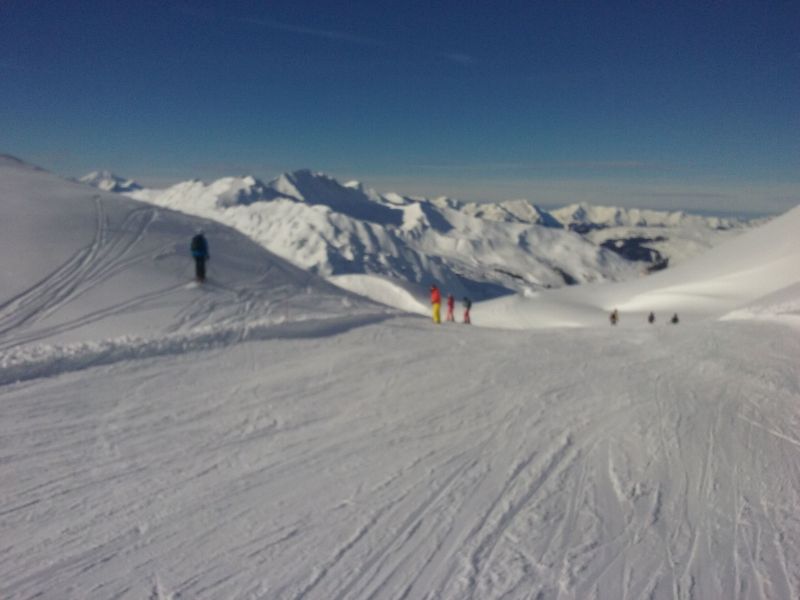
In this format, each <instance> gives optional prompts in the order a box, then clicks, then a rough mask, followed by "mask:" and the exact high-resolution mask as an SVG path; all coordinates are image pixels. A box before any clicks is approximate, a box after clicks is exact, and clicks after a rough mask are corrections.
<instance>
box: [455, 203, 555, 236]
mask: <svg viewBox="0 0 800 600" xmlns="http://www.w3.org/2000/svg"><path fill="white" fill-rule="evenodd" d="M463 211H464V212H466V213H467V214H470V215H472V216H473V217H476V218H480V219H487V220H489V221H499V222H505V223H525V224H528V225H542V226H544V227H554V228H557V229H560V228H562V225H561V223H560V222H559V221H558V220H557V219H556V218H554V217H553V215H551V214H550V213H549V212H547V211H546V210H544V209H542V208H540V207H538V206H536V205H535V204H533V203H532V202H530V201H529V200H524V199H520V200H505V201H503V202H483V203H477V202H470V203H468V204H465V205H464V206H463Z"/></svg>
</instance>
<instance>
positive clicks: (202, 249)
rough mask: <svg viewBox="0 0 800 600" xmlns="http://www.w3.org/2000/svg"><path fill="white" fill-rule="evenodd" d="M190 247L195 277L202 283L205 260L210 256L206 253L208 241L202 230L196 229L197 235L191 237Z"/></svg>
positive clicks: (204, 272)
mask: <svg viewBox="0 0 800 600" xmlns="http://www.w3.org/2000/svg"><path fill="white" fill-rule="evenodd" d="M190 249H191V251H192V256H193V257H194V274H195V278H196V279H197V281H199V282H201V283H202V282H203V281H205V280H206V261H207V260H208V259H209V258H210V256H209V255H208V242H207V241H206V237H205V236H204V235H203V232H202V231H198V232H197V235H195V236H194V237H193V238H192V244H191V246H190Z"/></svg>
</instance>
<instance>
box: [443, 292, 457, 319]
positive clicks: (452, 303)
mask: <svg viewBox="0 0 800 600" xmlns="http://www.w3.org/2000/svg"><path fill="white" fill-rule="evenodd" d="M455 307H456V299H455V298H453V294H447V317H446V319H445V320H447V321H452V322H455V320H456V318H455V316H454V315H453V310H454V309H455Z"/></svg>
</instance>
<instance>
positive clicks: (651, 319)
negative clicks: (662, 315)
mask: <svg viewBox="0 0 800 600" xmlns="http://www.w3.org/2000/svg"><path fill="white" fill-rule="evenodd" d="M647 322H648V323H650V325H652V324H653V323H655V322H656V316H655V315H654V314H653V313H652V312H651V313H650V314H649V315H647Z"/></svg>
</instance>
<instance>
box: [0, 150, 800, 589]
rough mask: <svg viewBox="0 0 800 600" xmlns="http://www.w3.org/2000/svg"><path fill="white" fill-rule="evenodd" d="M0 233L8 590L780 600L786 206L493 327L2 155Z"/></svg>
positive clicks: (787, 459) (788, 435)
mask: <svg viewBox="0 0 800 600" xmlns="http://www.w3.org/2000/svg"><path fill="white" fill-rule="evenodd" d="M0 212H2V214H0V249H2V250H3V252H4V260H3V261H2V263H0V323H1V324H2V329H0V407H2V414H3V419H2V420H0V500H2V503H1V504H0V597H2V598H10V599H22V598H32V597H41V598H59V599H61V598H68V599H72V598H75V599H86V598H89V599H94V598H97V599H106V598H130V599H139V598H152V599H167V598H169V599H172V600H175V599H178V598H182V599H186V598H193V599H194V598H208V599H219V598H270V599H272V598H279V599H283V598H287V599H288V598H292V599H294V598H304V599H315V598H320V599H328V598H354V599H355V598H407V599H411V598H413V599H416V598H446V599H451V598H452V599H462V598H475V599H494V598H498V599H499V598H520V599H523V598H537V599H538V598H541V599H551V598H552V599H573V598H574V599H583V598H599V599H615V600H616V599H620V598H628V599H634V598H654V599H662V598H663V599H675V598H680V599H687V598H698V599H702V598H726V599H728V598H730V599H737V598H739V599H745V598H747V599H750V598H763V599H767V598H771V599H772V598H774V599H784V598H788V599H791V598H798V597H800V566H799V565H798V562H797V561H796V559H795V558H794V557H796V556H798V555H800V520H798V517H797V506H798V504H799V503H800V460H798V459H799V458H800V408H799V407H800V372H798V367H797V365H798V359H800V335H798V334H799V333H800V329H798V328H797V325H798V321H797V315H798V313H799V312H800V287H798V286H800V283H799V282H800V276H798V268H797V265H800V262H798V261H797V260H796V259H797V258H798V257H797V243H796V241H795V237H796V235H795V234H796V231H797V229H796V227H797V225H798V223H797V219H798V212H797V209H796V210H795V211H791V212H790V213H787V214H786V215H784V216H783V217H781V218H778V219H775V220H774V221H772V222H771V223H769V224H768V225H767V226H765V227H764V228H760V229H757V230H754V231H751V232H749V233H746V234H744V235H742V236H741V237H738V238H736V240H733V241H731V242H729V243H727V244H725V245H723V246H720V247H719V248H718V250H715V251H714V253H710V254H708V255H706V256H705V257H702V258H700V259H698V260H696V261H691V262H688V263H686V264H685V265H682V266H681V267H678V268H676V269H674V270H672V269H670V270H669V271H666V272H663V274H658V275H653V276H650V277H647V278H643V279H640V280H636V281H634V282H628V283H623V284H615V285H609V286H586V287H583V286H581V287H575V288H571V289H569V290H552V291H550V292H547V293H544V292H542V293H539V294H534V295H530V296H528V297H524V296H517V297H514V298H513V299H499V300H494V301H490V302H483V303H478V304H476V305H475V306H474V307H473V318H474V322H476V323H483V324H485V325H495V326H497V327H503V328H504V329H499V328H494V327H479V326H478V327H466V326H464V325H461V324H445V325H442V326H439V327H434V326H433V325H432V324H430V323H429V321H428V320H427V319H424V318H420V317H417V316H411V315H400V314H398V313H397V312H396V311H395V312H393V311H390V310H388V309H385V308H383V307H381V306H378V305H376V304H374V303H372V302H369V301H367V300H365V299H363V298H361V297H359V296H356V295H353V294H349V293H347V292H344V291H342V290H340V289H339V288H336V287H334V286H332V285H330V284H328V283H326V282H324V281H322V280H321V279H319V278H317V277H315V276H313V275H311V274H308V273H307V272H304V271H301V270H299V269H296V268H295V267H293V266H291V265H289V264H288V263H285V262H284V261H282V260H281V259H279V258H277V257H275V256H274V255H273V254H270V253H269V252H267V251H265V250H264V249H263V248H261V247H260V246H258V245H257V244H255V243H253V242H251V241H249V240H247V239H246V238H245V237H244V236H242V235H241V234H239V233H236V232H234V231H232V230H230V229H227V228H225V227H223V226H222V225H214V224H211V223H208V222H204V221H202V220H200V219H197V218H194V217H190V216H188V215H183V214H178V213H174V212H172V211H170V210H167V209H165V208H161V207H155V206H149V205H143V204H140V203H138V202H134V201H132V200H127V199H125V198H121V197H120V196H118V195H113V194H105V193H94V192H93V191H92V190H88V191H87V188H85V187H82V186H79V185H78V184H76V183H72V182H66V181H64V180H62V179H60V178H57V177H55V176H53V175H51V174H48V173H45V172H42V171H39V170H36V169H34V168H32V167H29V166H27V165H24V164H20V163H18V162H15V161H13V160H11V159H8V158H4V159H2V160H0ZM198 227H204V228H205V229H206V231H207V235H208V237H209V240H210V243H211V256H212V258H211V263H210V265H209V268H210V271H209V273H210V276H211V282H210V283H211V284H212V285H209V286H202V287H197V286H195V285H193V284H190V283H187V281H188V280H189V279H190V278H191V274H192V265H191V261H190V260H189V259H188V257H187V254H188V252H187V248H186V246H187V245H188V240H189V238H190V237H191V235H192V234H193V232H194V231H195V230H196V229H197V228H198ZM344 283H346V284H347V285H348V286H349V287H351V288H354V289H361V290H364V289H365V288H370V287H371V286H374V290H367V291H375V292H376V293H379V294H382V295H383V296H384V297H389V298H390V299H391V297H394V300H395V301H396V303H404V305H405V306H407V310H409V311H412V312H413V311H422V310H423V309H424V308H425V305H424V304H423V305H422V306H420V303H419V299H418V298H415V296H414V294H413V290H410V291H409V289H407V288H404V287H403V286H396V285H393V284H391V282H390V281H388V280H385V279H384V280H380V281H378V280H377V279H374V278H369V277H366V278H359V277H353V278H352V279H349V280H348V281H346V282H344ZM443 291H445V292H446V290H443ZM658 300H660V301H662V302H663V305H662V308H659V312H658V315H659V319H658V320H657V321H656V324H655V325H654V326H650V325H647V324H646V322H645V321H644V318H643V315H644V314H645V313H644V312H642V311H646V310H648V308H649V307H650V306H653V303H654V302H656V301H658ZM612 306H618V307H619V308H620V311H621V320H620V324H619V325H618V326H617V327H609V326H608V324H607V320H606V314H607V312H606V311H607V310H608V309H609V307H612ZM676 306H678V307H679V309H674V308H673V307H676ZM672 310H680V312H681V316H682V317H683V316H684V314H685V315H686V318H685V319H682V323H681V325H678V326H672V325H668V324H666V318H662V317H661V315H662V312H663V313H664V315H667V314H668V312H670V311H672ZM721 318H724V320H720V319H721ZM554 324H558V325H561V326H560V327H555V326H553V325H554Z"/></svg>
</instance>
